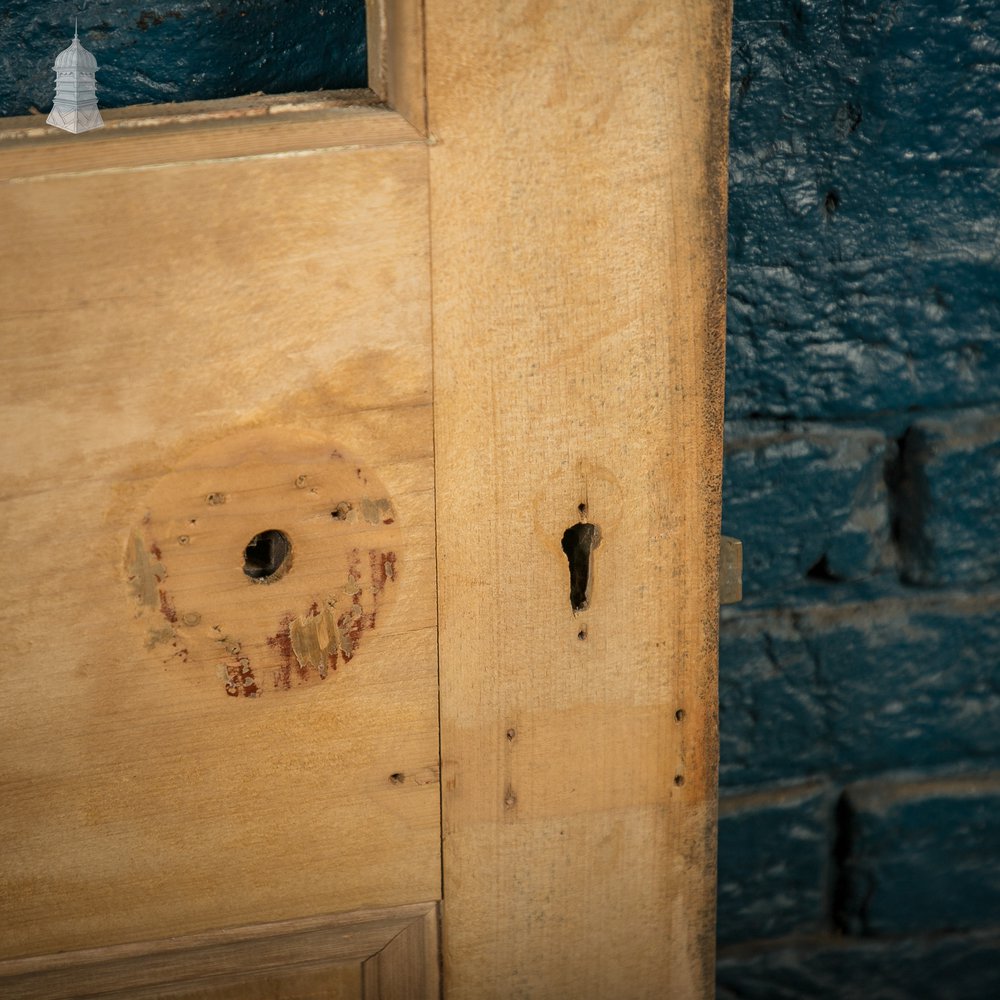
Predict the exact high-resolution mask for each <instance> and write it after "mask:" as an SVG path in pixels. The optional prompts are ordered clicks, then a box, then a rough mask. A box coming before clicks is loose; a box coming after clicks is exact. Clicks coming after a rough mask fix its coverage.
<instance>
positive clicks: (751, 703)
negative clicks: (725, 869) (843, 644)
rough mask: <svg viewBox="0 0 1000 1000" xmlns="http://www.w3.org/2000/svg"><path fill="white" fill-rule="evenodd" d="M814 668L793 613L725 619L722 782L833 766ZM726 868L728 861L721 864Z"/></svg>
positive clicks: (759, 780) (758, 780) (761, 780)
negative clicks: (815, 682)
mask: <svg viewBox="0 0 1000 1000" xmlns="http://www.w3.org/2000/svg"><path fill="white" fill-rule="evenodd" d="M814 676H815V663H814V661H813V659H812V657H811V656H810V653H809V650H808V649H807V647H806V644H805V640H804V637H803V636H802V634H801V632H800V631H799V630H798V628H796V627H795V624H794V622H793V621H792V619H791V616H789V615H787V614H772V615H762V614H758V615H746V616H738V617H736V618H734V619H725V620H723V622H722V626H721V628H720V633H719V740H720V765H719V781H720V784H721V785H722V786H724V787H732V786H745V785H759V784H766V783H768V782H772V781H779V780H782V779H794V778H799V777H807V776H810V775H814V774H822V773H824V772H826V771H829V770H830V769H831V768H832V766H833V763H834V757H833V745H832V742H831V740H830V737H829V733H828V720H827V716H828V712H827V708H826V706H825V704H824V702H823V693H822V691H820V690H819V689H817V687H816V686H815V684H814ZM720 863H721V862H720Z"/></svg>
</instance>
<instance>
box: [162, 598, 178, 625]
mask: <svg viewBox="0 0 1000 1000" xmlns="http://www.w3.org/2000/svg"><path fill="white" fill-rule="evenodd" d="M160 614H161V615H163V617H164V618H166V619H167V621H168V622H170V623H171V624H172V623H173V622H175V621H177V609H176V608H175V607H174V604H173V601H171V600H170V595H169V594H168V593H167V592H166V591H165V590H161V591H160Z"/></svg>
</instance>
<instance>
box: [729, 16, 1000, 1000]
mask: <svg viewBox="0 0 1000 1000" xmlns="http://www.w3.org/2000/svg"><path fill="white" fill-rule="evenodd" d="M733 36H734V37H733V62H732V105H731V126H730V143H731V146H730V156H731V160H730V243H729V247H730V251H729V338H728V351H729V355H728V369H727V378H728V388H727V400H728V403H727V405H728V410H727V418H728V419H727V459H726V476H725V486H724V491H725V496H724V512H723V520H724V530H725V531H726V532H727V534H732V535H736V536H737V537H739V538H742V539H743V541H744V546H745V558H746V564H745V574H746V580H745V589H746V594H747V599H746V600H745V601H744V603H743V604H742V605H739V606H735V607H732V608H726V609H724V611H723V616H722V617H723V621H722V638H721V653H720V697H721V713H720V729H721V744H722V750H721V770H720V781H721V785H722V797H721V804H720V813H721V814H720V824H719V925H718V926H719V962H718V988H719V996H720V997H721V998H731V1000H735V998H737V997H738V998H746V1000H750V998H754V1000H756V998H760V1000H780V998H789V1000H791V998H809V1000H825V998H852V997H857V998H862V997H863V998H866V1000H869V998H887V1000H888V998H892V1000H913V998H928V1000H939V998H946V997H947V998H955V1000H978V998H983V1000H985V998H988V997H989V998H992V997H996V996H1000V833H998V831H1000V4H998V3H996V2H995V0H735V23H734V32H733Z"/></svg>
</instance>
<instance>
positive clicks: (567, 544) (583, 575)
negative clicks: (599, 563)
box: [562, 522, 601, 611]
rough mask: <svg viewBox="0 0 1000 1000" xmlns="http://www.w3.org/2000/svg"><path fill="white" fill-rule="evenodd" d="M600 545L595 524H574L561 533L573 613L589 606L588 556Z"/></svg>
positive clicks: (584, 609)
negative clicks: (567, 562) (567, 564)
mask: <svg viewBox="0 0 1000 1000" xmlns="http://www.w3.org/2000/svg"><path fill="white" fill-rule="evenodd" d="M600 543H601V532H600V529H599V528H598V527H597V525H596V524H584V523H582V522H581V523H580V524H574V525H573V526H572V527H570V528H567V529H566V530H565V531H564V532H563V537H562V550H563V552H565V553H566V558H567V559H568V560H569V603H570V605H571V606H572V608H573V610H574V611H586V610H587V608H588V607H589V605H590V556H591V553H592V552H593V551H594V549H596V548H597V546H598V545H600Z"/></svg>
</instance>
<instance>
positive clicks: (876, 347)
mask: <svg viewBox="0 0 1000 1000" xmlns="http://www.w3.org/2000/svg"><path fill="white" fill-rule="evenodd" d="M887 183H888V181H887ZM989 186H990V187H991V188H992V190H993V191H995V190H997V189H1000V172H998V174H997V176H996V177H994V178H992V179H991V180H990V181H989ZM978 194H979V195H980V197H982V198H983V199H986V200H991V201H996V200H997V199H996V198H995V196H994V195H993V194H991V193H987V192H986V191H985V190H980V191H979V192H978ZM987 214H988V213H987ZM992 224H993V225H994V226H995V227H997V229H998V230H1000V217H998V218H994V219H992ZM968 228H969V229H970V231H972V230H973V228H974V227H973V223H971V221H970V222H969V226H968ZM974 238H975V233H974V231H972V239H973V241H974ZM873 239H874V237H873ZM875 245H876V246H877V245H878V244H877V243H876V244H875ZM728 280H729V298H728V337H727V344H726V350H727V367H726V382H727V385H726V396H727V404H726V405H727V416H728V417H729V418H730V419H736V418H742V417H747V416H768V417H791V418H816V417H818V418H823V419H830V418H844V417H860V416H865V415H871V414H876V413H880V412H883V411H889V410H901V411H905V410H909V409H913V408H916V407H921V408H924V409H933V408H941V409H951V408H953V407H955V406H971V405H979V404H984V403H990V402H995V401H996V400H997V399H1000V338H998V337H997V335H996V331H997V330H998V329H1000V267H998V265H997V257H996V251H995V250H993V249H990V250H986V249H985V248H984V249H983V250H982V251H981V252H979V253H977V252H976V250H975V248H974V247H973V248H971V249H970V253H969V254H968V256H967V257H964V258H963V257H959V256H958V255H957V253H955V254H951V255H950V256H949V257H947V258H944V259H936V260H925V259H921V258H913V257H909V256H899V255H898V254H895V253H893V252H892V251H891V250H886V252H885V253H884V254H881V255H879V254H874V255H869V256H867V257H864V258H861V259H856V260H850V261H837V262H833V263H815V262H813V263H808V262H807V263H801V264H795V265H782V266H761V265H747V264H743V263H741V262H740V261H738V260H736V261H733V260H732V259H731V260H730V266H729V279H728Z"/></svg>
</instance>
